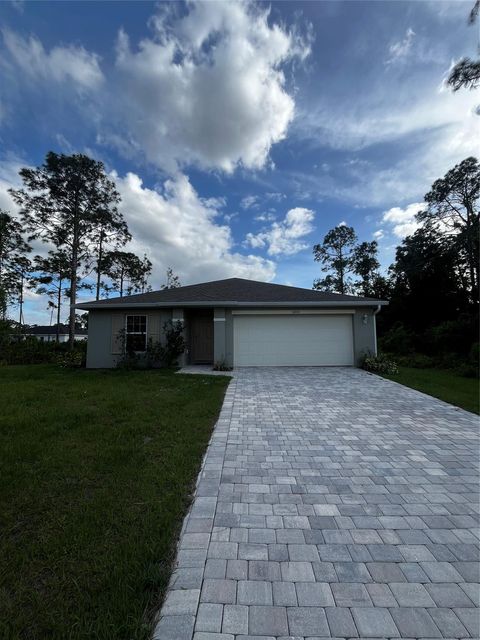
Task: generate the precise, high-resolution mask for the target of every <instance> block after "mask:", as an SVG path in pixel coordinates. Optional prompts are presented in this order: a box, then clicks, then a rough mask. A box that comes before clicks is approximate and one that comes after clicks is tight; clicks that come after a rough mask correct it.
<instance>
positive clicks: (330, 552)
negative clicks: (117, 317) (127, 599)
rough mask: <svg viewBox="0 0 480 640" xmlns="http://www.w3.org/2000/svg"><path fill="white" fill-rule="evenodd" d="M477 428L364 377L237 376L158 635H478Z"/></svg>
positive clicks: (463, 415)
mask: <svg viewBox="0 0 480 640" xmlns="http://www.w3.org/2000/svg"><path fill="white" fill-rule="evenodd" d="M477 432H478V422H477V418H476V417H475V416H474V415H472V414H469V413H467V412H465V411H462V410H459V409H455V408H454V407H452V406H450V405H447V404H444V403H442V402H440V401H438V400H435V399H433V398H429V397H427V396H424V395H422V394H420V393H417V392H416V391H413V390H410V389H407V388H406V387H402V386H400V385H397V384H395V383H391V382H388V381H386V380H382V379H381V378H378V377H376V376H371V375H368V374H366V373H365V372H363V371H359V370H356V369H333V368H330V369H321V368H320V369H316V368H301V369H289V368H286V369H274V368H269V369H243V370H240V371H238V372H236V373H235V378H234V380H233V381H232V383H231V385H230V387H229V389H228V392H227V396H226V398H225V403H224V406H223V410H222V413H221V416H220V419H219V421H218V424H217V427H216V429H215V433H214V435H213V438H212V441H211V443H210V447H209V449H208V454H207V457H206V459H205V464H204V468H203V471H202V474H201V477H200V481H199V485H198V490H197V495H196V498H195V502H194V504H193V507H192V510H191V512H190V514H189V516H188V518H187V520H186V522H185V525H184V531H183V534H182V537H181V541H180V550H179V553H178V562H177V564H178V568H177V570H176V571H175V574H174V576H173V578H172V585H171V590H170V591H169V593H168V595H167V598H166V601H165V604H164V607H163V609H162V618H161V619H160V622H159V624H158V625H157V629H156V632H155V638H158V639H161V640H190V639H191V638H192V636H193V637H194V638H195V640H234V639H235V640H240V639H244V640H246V638H250V637H254V638H255V639H260V638H261V639H263V640H267V639H268V640H271V639H273V638H285V637H288V638H290V637H293V638H294V639H295V640H301V639H303V638H323V637H335V638H358V637H360V638H398V637H402V638H456V639H459V638H479V637H480V633H479V629H478V609H476V608H475V605H477V606H478V596H479V586H478V582H479V566H478V559H479V556H478V541H479V536H478V530H477V528H476V525H477V518H478V511H479V507H478V493H477V492H478V475H477V470H476V468H475V466H476V463H477V461H478V441H477V440H476V436H477Z"/></svg>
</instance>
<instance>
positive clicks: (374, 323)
mask: <svg viewBox="0 0 480 640" xmlns="http://www.w3.org/2000/svg"><path fill="white" fill-rule="evenodd" d="M381 308H382V305H381V304H378V305H377V308H376V309H375V311H374V312H373V336H374V338H375V357H376V356H377V355H378V349H377V317H376V316H377V313H378V312H379V311H380V309H381Z"/></svg>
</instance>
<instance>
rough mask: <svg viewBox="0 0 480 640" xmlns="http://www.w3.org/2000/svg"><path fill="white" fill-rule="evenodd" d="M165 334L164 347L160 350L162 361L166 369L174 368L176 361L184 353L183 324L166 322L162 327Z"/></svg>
mask: <svg viewBox="0 0 480 640" xmlns="http://www.w3.org/2000/svg"><path fill="white" fill-rule="evenodd" d="M163 331H164V333H165V346H164V347H163V350H162V361H163V363H164V364H165V366H166V367H176V366H177V365H178V359H179V357H180V356H181V355H182V353H183V352H184V351H185V347H186V344H185V338H184V337H183V323H181V322H178V320H177V321H176V322H173V321H172V320H168V321H167V322H165V324H164V325H163Z"/></svg>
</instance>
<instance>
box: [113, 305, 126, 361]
mask: <svg viewBox="0 0 480 640" xmlns="http://www.w3.org/2000/svg"><path fill="white" fill-rule="evenodd" d="M122 331H125V316H124V315H123V313H114V314H113V315H112V353H115V354H120V353H122V347H123V340H124V338H123V337H122Z"/></svg>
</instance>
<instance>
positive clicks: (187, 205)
mask: <svg viewBox="0 0 480 640" xmlns="http://www.w3.org/2000/svg"><path fill="white" fill-rule="evenodd" d="M113 177H114V179H115V182H116V185H117V189H118V191H119V192H120V195H121V197H122V202H121V205H120V208H121V210H122V212H123V214H124V216H125V219H126V220H127V223H128V226H129V228H130V231H131V233H132V235H133V238H134V240H133V241H132V243H131V244H130V245H129V249H130V250H132V251H134V252H136V253H137V254H140V255H141V254H143V253H144V252H145V253H146V254H147V255H148V257H149V259H150V260H151V261H152V262H153V265H154V271H153V277H152V282H151V284H152V287H153V288H154V289H155V288H158V287H159V285H160V284H161V283H162V282H163V279H164V276H165V271H166V269H167V267H169V266H171V267H172V268H173V270H174V272H175V273H177V274H178V275H179V276H180V280H181V281H182V282H183V283H184V284H186V283H194V282H202V281H206V280H215V279H220V278H228V277H232V276H238V277H243V278H252V279H256V280H266V281H268V280H271V279H272V278H273V277H274V275H275V264H274V263H273V262H272V261H271V260H266V259H264V258H262V257H259V256H254V255H242V254H240V253H236V252H234V251H233V239H232V236H231V232H230V227H229V226H227V225H226V224H219V223H217V222H216V218H217V217H218V216H219V211H218V208H217V206H216V203H214V202H213V201H212V200H209V201H207V200H202V199H201V198H199V196H198V194H197V193H196V191H195V190H194V188H193V187H192V185H191V184H190V182H189V180H188V178H187V177H186V176H185V175H182V174H177V175H176V176H175V178H172V179H170V180H167V181H166V182H165V185H164V189H163V192H162V193H160V192H159V191H157V190H154V189H149V188H147V187H145V186H144V185H143V184H142V180H141V178H140V177H139V176H137V175H136V174H134V173H127V175H126V176H124V177H121V176H118V175H116V174H113ZM217 204H218V203H217Z"/></svg>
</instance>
